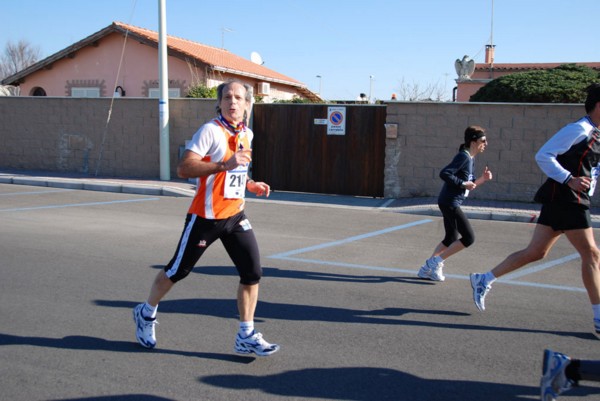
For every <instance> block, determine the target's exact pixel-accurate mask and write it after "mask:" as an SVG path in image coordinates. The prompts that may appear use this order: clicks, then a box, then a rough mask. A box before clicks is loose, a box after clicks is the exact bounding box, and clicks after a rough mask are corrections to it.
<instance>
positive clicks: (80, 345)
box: [0, 333, 256, 364]
mask: <svg viewBox="0 0 600 401" xmlns="http://www.w3.org/2000/svg"><path fill="white" fill-rule="evenodd" d="M9 345H30V346H35V347H43V348H57V349H70V350H85V351H104V352H124V353H142V352H145V353H153V354H162V355H178V356H185V357H193V358H202V359H213V360H219V361H225V362H235V363H243V364H248V363H251V362H252V361H254V360H255V359H256V358H254V357H247V356H238V355H234V354H218V353H212V352H190V351H180V350H170V349H164V348H154V349H146V348H143V347H141V346H140V345H139V344H137V343H136V342H134V341H115V340H106V339H104V338H98V337H90V336H66V337H63V338H49V337H29V336H17V335H12V334H4V333H0V346H9Z"/></svg>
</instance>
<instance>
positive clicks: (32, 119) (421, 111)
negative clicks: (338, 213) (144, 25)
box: [0, 97, 584, 202]
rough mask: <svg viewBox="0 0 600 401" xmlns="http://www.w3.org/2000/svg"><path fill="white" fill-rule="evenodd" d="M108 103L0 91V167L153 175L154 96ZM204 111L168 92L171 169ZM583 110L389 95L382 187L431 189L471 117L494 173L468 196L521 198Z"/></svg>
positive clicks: (398, 191)
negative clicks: (559, 134)
mask: <svg viewBox="0 0 600 401" xmlns="http://www.w3.org/2000/svg"><path fill="white" fill-rule="evenodd" d="M288 106H289V105H288ZM255 107H260V105H256V106H255ZM300 107H301V106H300ZM365 107H369V106H365ZM110 109H111V99H108V98H100V99H81V98H79V99H75V98H59V97H57V98H52V97H0V169H5V170H7V169H9V170H39V171H53V172H69V173H81V174H89V175H96V172H97V173H98V174H97V175H98V176H104V177H107V176H108V177H111V176H112V177H114V176H121V177H140V178H158V177H159V176H160V171H159V169H160V166H159V164H160V163H159V128H158V127H159V115H158V100H157V99H144V98H117V99H115V100H114V102H113V103H112V111H111V113H110V120H108V117H109V110H110ZM214 113H215V100H214V99H170V101H169V114H170V121H169V125H170V129H169V136H170V163H171V176H172V177H173V178H174V177H176V175H175V169H176V164H177V160H178V158H179V152H180V150H181V147H182V146H184V145H185V141H186V140H188V139H190V138H191V137H192V135H193V134H194V132H196V130H197V129H198V127H199V126H200V125H201V124H203V123H204V122H206V121H207V120H209V119H210V118H212V117H213V116H214ZM583 114H584V109H583V106H582V105H547V104H543V105H541V104H500V103H497V104H489V103H414V102H406V103H405V102H391V103H389V104H388V105H387V125H388V130H387V132H388V138H387V139H386V159H385V182H384V186H385V189H384V191H385V197H388V198H402V197H415V196H417V197H422V196H437V194H438V192H439V190H440V188H441V185H442V181H441V180H440V178H439V177H438V174H439V171H440V170H441V169H442V168H443V167H444V166H445V165H447V164H448V163H449V162H450V160H451V159H452V158H453V157H454V155H455V154H456V152H457V150H458V146H459V145H460V143H461V142H462V140H463V133H464V130H465V128H466V127H467V126H468V125H471V124H475V125H481V126H482V127H484V128H485V129H486V130H487V133H488V134H487V138H488V141H489V145H488V149H487V150H486V152H485V153H483V154H480V155H478V156H477V158H476V159H475V169H476V174H477V175H480V174H481V172H482V170H483V167H484V166H485V165H488V166H489V168H490V169H491V170H492V173H493V174H494V179H493V180H492V181H490V182H488V183H486V184H485V186H482V187H480V189H478V190H475V191H473V192H472V193H471V197H472V198H474V199H491V200H511V201H523V202H530V201H531V199H532V197H533V194H534V193H535V191H536V189H537V188H538V186H539V185H540V184H541V183H542V182H543V180H544V179H545V177H544V175H543V174H542V172H541V171H540V170H539V168H538V167H537V165H536V163H535V161H534V154H535V152H536V151H537V150H538V149H539V147H540V146H541V145H542V144H543V143H544V142H545V141H546V140H547V139H548V138H549V137H550V136H552V135H553V134H554V133H555V132H556V131H557V130H558V129H560V128H561V127H562V126H563V125H565V124H567V123H569V122H571V121H575V120H576V119H578V118H580V117H581V116H582V115H583ZM107 120H108V123H107Z"/></svg>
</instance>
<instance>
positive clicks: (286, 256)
mask: <svg viewBox="0 0 600 401" xmlns="http://www.w3.org/2000/svg"><path fill="white" fill-rule="evenodd" d="M430 222H432V220H430V219H425V220H418V221H415V222H413V223H409V224H404V225H401V226H395V227H390V228H386V229H383V230H379V231H373V232H370V233H366V234H361V235H356V236H353V237H349V238H346V239H343V240H339V241H332V242H326V243H323V244H319V245H313V246H309V247H306V248H300V249H295V250H291V251H288V252H282V253H277V254H275V255H271V256H268V258H271V259H279V260H286V261H292V262H301V263H308V264H318V265H326V266H337V267H344V268H350V269H360V270H374V271H385V272H395V273H402V274H410V275H414V276H415V277H416V270H415V269H400V268H394V267H384V266H373V265H363V264H356V263H345V262H332V261H327V260H321V259H311V258H301V257H297V256H294V255H298V254H301V253H306V252H312V251H316V250H320V249H324V248H330V247H333V246H338V245H343V244H347V243H350V242H353V241H359V240H362V239H366V238H370V237H374V236H377V235H381V234H386V233H389V232H393V231H397V230H403V229H407V228H411V227H415V226H418V225H421V224H425V223H430ZM578 257H579V254H572V255H568V256H565V257H562V258H559V259H555V260H550V261H547V262H545V263H542V264H539V265H535V266H531V267H528V268H525V269H523V270H522V271H519V272H515V273H511V274H509V275H506V276H505V277H503V278H501V279H499V280H498V281H497V283H503V284H510V285H518V286H524V287H536V288H545V289H554V290H561V291H572V292H586V291H585V289H584V288H580V287H571V286H564V285H554V284H543V283H534V282H526V281H517V280H515V279H517V278H520V277H524V276H526V275H529V274H532V273H536V272H540V271H542V270H545V269H549V268H551V267H554V266H559V265H561V264H563V263H566V262H569V261H571V260H574V259H576V258H578ZM445 276H446V277H447V278H452V279H457V280H470V278H469V275H464V274H445Z"/></svg>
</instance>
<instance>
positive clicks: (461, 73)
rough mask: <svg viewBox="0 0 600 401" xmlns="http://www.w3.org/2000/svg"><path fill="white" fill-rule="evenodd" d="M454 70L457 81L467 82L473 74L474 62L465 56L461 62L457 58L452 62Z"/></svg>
mask: <svg viewBox="0 0 600 401" xmlns="http://www.w3.org/2000/svg"><path fill="white" fill-rule="evenodd" d="M454 68H456V73H457V74H458V80H459V81H468V80H470V79H471V75H473V73H474V72H475V60H472V59H471V58H470V57H469V56H466V55H465V56H464V57H463V58H462V60H461V59H458V58H457V59H456V61H455V62H454Z"/></svg>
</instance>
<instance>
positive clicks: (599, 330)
mask: <svg viewBox="0 0 600 401" xmlns="http://www.w3.org/2000/svg"><path fill="white" fill-rule="evenodd" d="M594 330H595V331H596V337H598V338H600V319H594Z"/></svg>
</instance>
